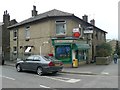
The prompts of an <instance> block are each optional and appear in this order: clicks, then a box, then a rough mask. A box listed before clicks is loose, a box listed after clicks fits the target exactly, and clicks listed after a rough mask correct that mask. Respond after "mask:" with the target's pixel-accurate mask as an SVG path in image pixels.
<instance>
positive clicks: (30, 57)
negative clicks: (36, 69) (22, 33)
mask: <svg viewBox="0 0 120 90" xmlns="http://www.w3.org/2000/svg"><path fill="white" fill-rule="evenodd" d="M33 59H34V56H29V57H28V58H27V59H26V60H27V61H32V60H33Z"/></svg>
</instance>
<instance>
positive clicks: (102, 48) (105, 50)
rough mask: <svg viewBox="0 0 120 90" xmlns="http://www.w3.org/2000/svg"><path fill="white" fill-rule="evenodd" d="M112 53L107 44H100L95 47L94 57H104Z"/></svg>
mask: <svg viewBox="0 0 120 90" xmlns="http://www.w3.org/2000/svg"><path fill="white" fill-rule="evenodd" d="M111 53H112V47H111V45H110V44H108V43H102V44H100V45H98V46H97V47H96V56H99V57H106V56H110V55H111Z"/></svg>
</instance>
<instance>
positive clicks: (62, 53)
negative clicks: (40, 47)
mask: <svg viewBox="0 0 120 90" xmlns="http://www.w3.org/2000/svg"><path fill="white" fill-rule="evenodd" d="M56 58H57V59H60V60H62V59H63V60H64V59H66V60H67V59H69V58H70V46H69V45H66V46H57V47H56Z"/></svg>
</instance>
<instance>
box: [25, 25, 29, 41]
mask: <svg viewBox="0 0 120 90" xmlns="http://www.w3.org/2000/svg"><path fill="white" fill-rule="evenodd" d="M25 39H26V40H28V39H30V26H27V27H25Z"/></svg>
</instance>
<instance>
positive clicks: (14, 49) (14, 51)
mask: <svg viewBox="0 0 120 90" xmlns="http://www.w3.org/2000/svg"><path fill="white" fill-rule="evenodd" d="M13 53H14V54H16V53H17V47H16V46H14V47H13Z"/></svg>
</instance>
